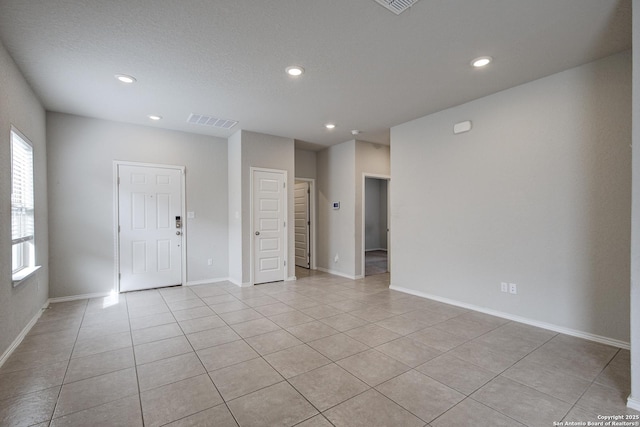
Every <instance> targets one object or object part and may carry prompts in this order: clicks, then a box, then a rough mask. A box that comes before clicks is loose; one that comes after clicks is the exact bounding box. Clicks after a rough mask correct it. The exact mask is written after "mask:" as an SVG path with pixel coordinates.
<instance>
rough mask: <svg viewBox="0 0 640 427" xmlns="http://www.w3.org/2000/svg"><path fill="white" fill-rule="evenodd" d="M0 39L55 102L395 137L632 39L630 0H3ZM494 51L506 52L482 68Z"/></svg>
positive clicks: (309, 138) (301, 141) (81, 109)
mask: <svg viewBox="0 0 640 427" xmlns="http://www.w3.org/2000/svg"><path fill="white" fill-rule="evenodd" d="M0 40H2V42H3V44H4V45H5V47H6V48H7V50H8V51H9V53H10V54H11V56H12V57H13V58H14V60H15V61H16V63H17V64H18V66H19V67H20V69H21V70H22V72H23V73H24V75H25V76H26V78H27V80H28V81H29V82H30V84H31V85H32V86H33V88H34V90H35V91H36V93H37V94H38V95H39V97H40V98H41V100H42V101H43V103H44V105H45V108H47V109H48V110H51V111H58V112H64V113H71V114H78V115H83V116H89V117H97V118H103V119H108V120H116V121H121V122H128V123H136V124H144V125H150V126H157V127H162V128H167V129H174V130H182V131H187V132H194V133H202V134H207V135H214V136H220V137H225V138H226V137H228V136H229V135H230V134H232V133H233V132H235V131H237V130H238V129H246V130H251V131H255V132H262V133H267V134H272V135H278V136H283V137H289V138H294V139H296V140H298V145H299V146H301V147H306V148H319V147H321V146H327V145H332V144H336V143H340V142H344V141H347V140H349V139H352V136H351V130H352V129H359V130H361V131H363V133H362V134H361V135H359V137H358V138H359V139H363V140H368V141H372V142H379V143H386V144H388V143H389V128H390V127H392V126H395V125H398V124H401V123H404V122H406V121H409V120H412V119H414V118H417V117H421V116H424V115H426V114H430V113H433V112H436V111H439V110H442V109H445V108H448V107H451V106H454V105H458V104H461V103H464V102H467V101H470V100H472V99H476V98H479V97H482V96H485V95H488V94H490V93H494V92H497V91H500V90H503V89H507V88H509V87H513V86H516V85H518V84H522V83H524V82H527V81H531V80H535V79H537V78H540V77H543V76H546V75H550V74H553V73H556V72H558V71H561V70H565V69H568V68H571V67H574V66H577V65H580V64H583V63H586V62H589V61H592V60H595V59H598V58H601V57H604V56H607V55H610V54H613V53H616V52H619V51H623V50H627V49H630V48H631V1H630V0H420V1H418V2H417V3H416V4H415V5H414V6H413V7H412V8H410V9H409V10H407V11H406V12H404V13H403V14H401V15H399V16H396V15H394V14H392V13H391V12H389V11H387V10H386V9H384V8H383V7H382V6H380V5H378V4H377V3H376V2H375V1H374V0H261V1H257V0H127V1H121V0H29V1H25V0H0ZM481 55H491V56H493V57H494V58H495V61H494V62H493V63H492V64H491V65H490V66H489V67H487V68H486V69H482V70H476V69H472V67H471V66H470V65H469V62H470V61H471V59H473V58H475V57H477V56H481ZM292 64H298V65H302V66H303V67H304V68H305V69H306V73H305V74H304V75H303V76H302V77H300V78H297V79H294V78H291V77H289V76H287V75H286V74H285V73H284V70H285V68H286V67H287V66H289V65H292ZM116 73H126V74H131V75H133V76H135V77H136V78H137V79H138V82H137V83H136V84H135V85H130V86H124V85H122V84H121V83H119V82H117V81H116V80H115V79H114V78H113V76H114V74H116ZM190 113H198V114H205V115H210V116H214V117H218V118H223V119H232V120H238V121H239V124H238V125H236V127H234V128H233V129H232V130H230V131H229V130H219V129H215V128H210V127H203V126H198V125H193V124H188V123H187V118H188V117H189V114H190ZM148 114H159V115H161V116H162V117H163V120H161V121H160V122H157V123H155V122H154V123H151V122H150V121H149V119H148V118H147V115H148ZM326 122H335V123H336V125H337V128H336V129H334V130H332V131H328V130H326V129H325V128H324V127H323V124H324V123H326ZM316 144H317V145H316Z"/></svg>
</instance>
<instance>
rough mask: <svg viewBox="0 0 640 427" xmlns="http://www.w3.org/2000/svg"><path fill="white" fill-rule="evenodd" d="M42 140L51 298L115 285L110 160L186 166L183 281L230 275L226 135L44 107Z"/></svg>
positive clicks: (112, 177) (81, 293)
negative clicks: (209, 262) (45, 150)
mask: <svg viewBox="0 0 640 427" xmlns="http://www.w3.org/2000/svg"><path fill="white" fill-rule="evenodd" d="M47 144H48V168H49V200H50V206H49V208H50V215H49V225H50V242H51V246H52V247H53V248H55V250H54V251H52V252H51V258H50V263H51V275H50V280H51V292H50V293H51V296H52V297H63V296H70V295H83V294H91V293H100V292H108V291H110V290H111V289H113V285H114V283H113V277H114V276H113V273H114V233H113V224H114V207H113V181H114V176H113V161H114V160H121V161H135V162H145V163H158V164H169V165H181V166H186V209H187V210H188V211H194V212H195V214H196V217H195V219H192V220H187V237H186V240H187V265H186V268H187V282H199V281H204V280H214V279H224V278H227V277H228V276H229V272H228V267H229V259H228V242H227V239H228V235H229V234H228V218H227V213H228V208H227V203H228V197H227V143H226V141H225V140H223V139H220V138H214V137H208V136H203V135H195V134H187V133H183V132H174V131H166V130H160V129H155V128H152V127H145V126H134V125H128V124H123V123H116V122H109V121H104V120H96V119H89V118H84V117H78V116H72V115H67V114H59V113H48V114H47ZM208 258H212V259H213V266H207V259H208Z"/></svg>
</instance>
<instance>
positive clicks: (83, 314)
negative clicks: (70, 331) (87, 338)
mask: <svg viewBox="0 0 640 427" xmlns="http://www.w3.org/2000/svg"><path fill="white" fill-rule="evenodd" d="M88 306H89V299H87V300H86V303H85V306H84V310H83V311H82V320H81V321H80V325H79V326H78V332H77V333H76V339H75V340H74V341H73V346H72V347H71V353H69V360H67V368H66V369H65V371H64V376H63V377H62V384H60V390H59V391H58V396H57V397H56V404H55V405H54V406H53V411H52V412H51V417H50V418H49V424H51V423H52V422H53V419H54V418H53V417H54V415H55V413H56V409H58V404H59V403H60V395H61V394H62V387H64V385H65V382H64V380H65V378H66V377H67V373H68V372H69V366H70V365H71V359H72V358H73V351H74V350H75V348H76V344H77V343H78V337H79V336H80V330H81V329H82V324H83V323H84V316H85V315H86V314H87V307H88ZM63 416H64V415H63ZM59 418H60V417H59Z"/></svg>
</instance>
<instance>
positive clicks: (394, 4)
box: [376, 0, 418, 15]
mask: <svg viewBox="0 0 640 427" xmlns="http://www.w3.org/2000/svg"><path fill="white" fill-rule="evenodd" d="M417 1H418V0H376V2H377V3H379V4H381V5H382V6H384V7H386V8H387V9H389V10H390V11H391V12H393V13H395V14H396V15H400V14H401V13H402V12H404V11H405V10H407V9H409V8H410V7H411V6H413V5H414V4H415V3H416V2H417Z"/></svg>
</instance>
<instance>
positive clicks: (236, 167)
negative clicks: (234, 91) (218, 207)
mask: <svg viewBox="0 0 640 427" xmlns="http://www.w3.org/2000/svg"><path fill="white" fill-rule="evenodd" d="M241 143H242V131H238V132H236V133H234V134H233V135H231V137H229V140H228V170H229V180H228V185H229V280H231V281H232V282H233V283H235V284H237V285H240V284H242V144H241Z"/></svg>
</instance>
